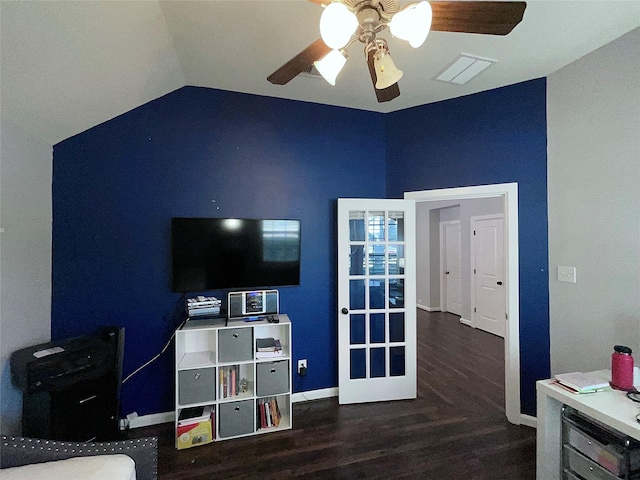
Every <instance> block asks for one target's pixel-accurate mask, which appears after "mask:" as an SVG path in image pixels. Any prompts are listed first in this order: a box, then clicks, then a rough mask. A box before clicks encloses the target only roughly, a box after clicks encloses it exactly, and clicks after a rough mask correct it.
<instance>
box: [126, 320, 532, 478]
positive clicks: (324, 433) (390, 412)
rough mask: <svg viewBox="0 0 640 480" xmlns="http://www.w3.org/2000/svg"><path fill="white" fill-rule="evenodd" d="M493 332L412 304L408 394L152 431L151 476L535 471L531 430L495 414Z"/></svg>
mask: <svg viewBox="0 0 640 480" xmlns="http://www.w3.org/2000/svg"><path fill="white" fill-rule="evenodd" d="M503 384H504V347H503V340H502V339H501V338H499V337H495V336H493V335H491V334H488V333H485V332H482V331H480V330H474V329H472V328H470V327H467V326H464V325H461V324H460V323H459V321H458V317H457V316H454V315H451V314H443V313H428V312H425V311H422V310H419V311H418V398H417V399H416V400H410V401H400V402H386V403H373V404H359V405H343V406H339V405H338V401H337V399H336V398H331V399H326V400H317V401H312V402H304V403H296V404H294V406H293V425H294V427H293V429H292V430H287V431H282V432H274V433H271V434H268V435H258V436H254V437H248V438H242V439H236V440H228V441H223V442H217V443H213V444H209V445H203V446H201V447H196V448H191V449H189V450H180V451H177V450H175V449H174V447H173V445H174V440H173V424H168V423H167V424H163V425H156V426H153V427H146V428H139V429H135V430H133V431H131V432H130V436H132V437H133V436H135V437H137V436H143V435H157V436H158V437H159V445H160V446H159V462H158V470H159V475H158V478H159V479H160V480H173V479H175V480H178V479H179V480H189V479H208V480H209V479H216V478H224V479H238V480H239V479H261V480H269V479H273V480H276V479H277V480H282V479H288V478H304V479H316V478H318V479H359V478H364V479H434V480H440V479H454V480H457V479H478V480H489V479H491V480H497V479H512V480H527V479H535V430H534V429H532V428H529V427H524V426H515V425H511V424H510V423H509V422H507V420H506V417H505V414H504V385H503Z"/></svg>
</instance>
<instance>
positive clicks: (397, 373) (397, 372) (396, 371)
mask: <svg viewBox="0 0 640 480" xmlns="http://www.w3.org/2000/svg"><path fill="white" fill-rule="evenodd" d="M389 370H390V372H389V373H390V375H391V376H392V377H402V376H404V374H405V370H406V368H405V350H404V347H391V348H389Z"/></svg>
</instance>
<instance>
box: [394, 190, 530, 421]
mask: <svg viewBox="0 0 640 480" xmlns="http://www.w3.org/2000/svg"><path fill="white" fill-rule="evenodd" d="M488 197H503V198H504V216H505V225H504V230H505V255H506V259H505V263H506V272H507V279H508V280H507V281H508V288H507V315H508V322H507V332H506V337H505V342H504V349H505V359H504V360H505V412H506V415H507V420H509V422H511V423H513V424H515V425H520V424H524V425H528V424H529V423H530V422H527V421H526V419H524V418H523V415H522V413H521V411H520V292H519V283H520V282H519V281H518V274H519V264H518V184H517V183H501V184H494V185H477V186H470V187H456V188H443V189H436V190H424V191H415V192H405V194H404V198H405V199H407V200H414V201H416V202H431V201H442V200H464V199H476V198H488Z"/></svg>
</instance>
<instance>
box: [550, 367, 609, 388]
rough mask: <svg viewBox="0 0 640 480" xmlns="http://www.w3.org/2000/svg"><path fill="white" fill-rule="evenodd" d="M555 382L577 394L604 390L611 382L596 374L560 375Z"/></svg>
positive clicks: (574, 373)
mask: <svg viewBox="0 0 640 480" xmlns="http://www.w3.org/2000/svg"><path fill="white" fill-rule="evenodd" d="M555 380H556V381H557V382H558V383H559V384H560V385H561V386H563V387H566V388H568V389H570V390H572V391H574V392H576V393H593V392H598V391H601V390H604V389H605V388H607V387H608V386H609V381H608V380H607V379H605V378H604V377H602V376H601V375H598V374H597V373H595V372H591V373H582V372H572V373H559V374H557V375H556V376H555Z"/></svg>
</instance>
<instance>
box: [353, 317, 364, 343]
mask: <svg viewBox="0 0 640 480" xmlns="http://www.w3.org/2000/svg"><path fill="white" fill-rule="evenodd" d="M350 322H351V325H350V326H349V334H350V337H351V338H350V342H349V343H350V344H351V345H361V344H363V343H365V339H366V338H365V330H364V329H365V324H364V313H357V314H355V315H354V314H352V315H350Z"/></svg>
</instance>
